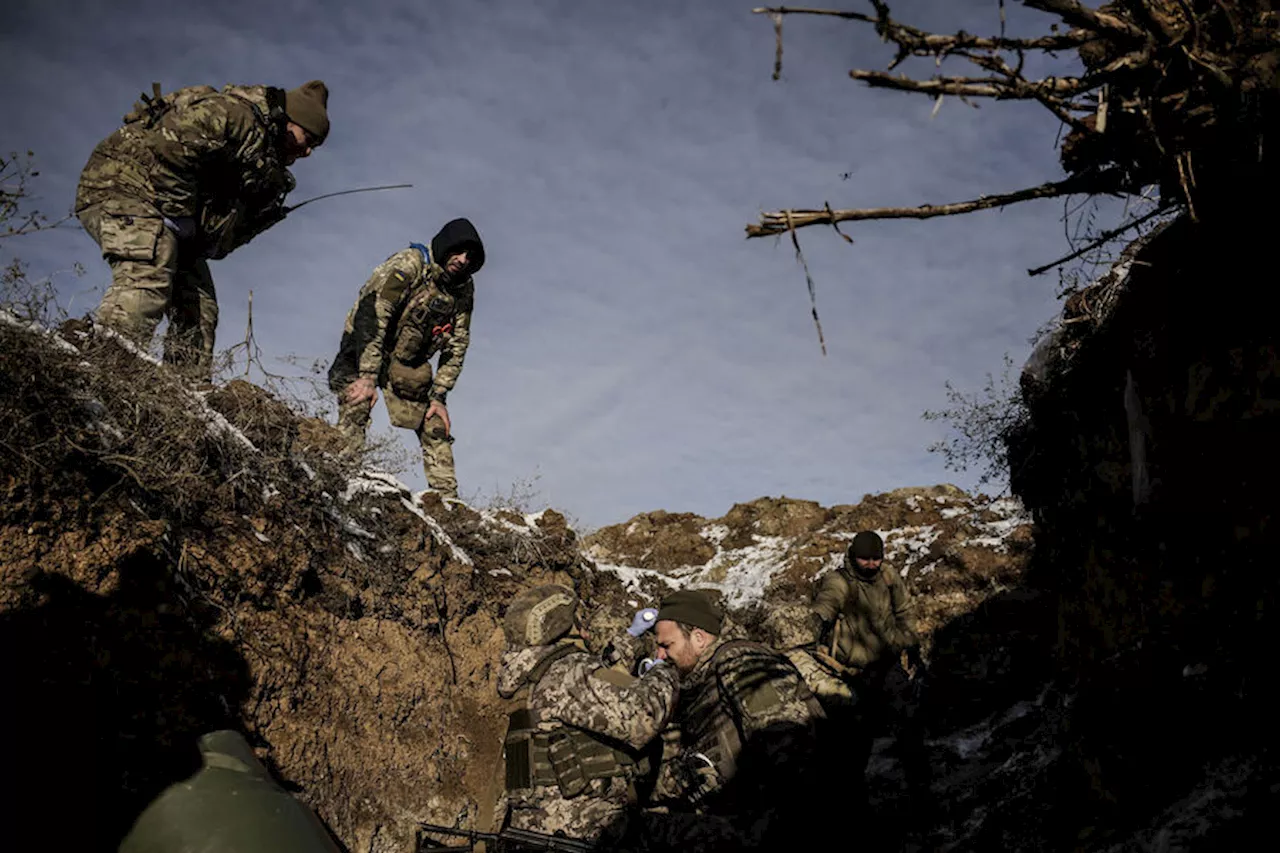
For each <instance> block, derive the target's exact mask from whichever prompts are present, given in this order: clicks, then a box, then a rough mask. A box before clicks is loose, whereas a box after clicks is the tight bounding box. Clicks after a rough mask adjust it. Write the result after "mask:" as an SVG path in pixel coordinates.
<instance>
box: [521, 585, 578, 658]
mask: <svg viewBox="0 0 1280 853" xmlns="http://www.w3.org/2000/svg"><path fill="white" fill-rule="evenodd" d="M577 607H578V596H577V595H575V594H574V592H573V590H571V589H569V588H568V587H567V586H561V585H560V584H554V583H553V584H545V585H543V586H537V587H534V588H533V589H528V590H525V591H524V592H522V593H520V594H519V595H517V596H516V597H515V598H514V599H513V600H512V602H511V605H510V606H509V607H508V608H507V615H506V616H505V617H504V619H503V622H502V631H503V633H504V634H505V635H506V638H507V642H508V643H509V644H511V645H513V646H545V645H547V644H549V643H554V642H555V641H556V640H558V639H560V638H561V637H563V636H564V635H565V634H567V633H569V631H571V630H572V629H573V625H574V613H575V611H576V610H577Z"/></svg>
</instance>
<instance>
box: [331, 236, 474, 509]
mask: <svg viewBox="0 0 1280 853" xmlns="http://www.w3.org/2000/svg"><path fill="white" fill-rule="evenodd" d="M484 257H485V255H484V243H483V242H481V240H480V235H479V233H477V231H476V229H475V226H474V225H472V224H471V223H470V222H469V221H468V220H466V219H454V220H452V221H451V222H449V223H447V224H446V225H445V226H444V228H442V229H440V233H438V234H436V236H435V237H433V238H431V245H430V247H427V246H424V245H422V244H421V243H413V244H410V246H409V248H407V249H404V250H402V251H399V252H396V253H395V254H394V255H392V256H391V257H389V258H387V260H386V261H384V262H383V263H381V264H380V265H379V266H378V267H377V268H376V269H375V270H374V271H373V275H371V276H370V277H369V280H368V281H367V282H365V285H364V287H362V288H360V295H359V296H358V297H357V298H356V303H355V305H353V306H352V308H351V311H350V312H349V313H348V314H347V323H346V326H345V328H344V329H343V333H342V343H341V345H340V346H339V349H338V355H337V356H336V357H335V358H334V360H333V366H332V367H331V368H330V369H329V387H330V388H331V389H332V390H333V391H334V393H336V394H337V395H338V429H339V430H340V431H341V432H342V434H343V435H344V437H345V438H346V448H345V450H344V452H345V453H346V454H347V455H354V454H356V453H358V452H359V451H360V449H361V448H362V447H363V446H364V439H365V433H366V431H367V430H368V428H369V417H370V412H371V410H372V409H373V405H374V403H375V402H377V399H378V391H377V389H378V388H382V389H384V391H385V393H386V399H387V414H388V416H389V417H390V419H391V423H392V425H393V426H397V427H403V428H404V429H411V430H413V431H414V432H415V433H417V436H418V441H419V443H420V444H421V445H422V463H423V468H424V469H425V471H426V475H427V483H428V485H430V486H431V488H433V489H435V490H436V491H437V492H439V493H440V494H441V496H442V497H445V498H452V499H456V498H457V497H458V477H457V474H456V473H455V471H454V464H453V435H452V429H451V425H450V423H449V410H448V408H446V403H445V401H446V398H447V397H448V394H449V391H450V390H451V389H452V388H453V386H454V384H455V383H457V381H458V375H459V374H460V373H461V372H462V361H463V358H464V357H465V356H466V354H467V347H468V346H469V345H470V343H471V312H472V310H473V308H474V306H475V282H474V281H473V279H472V276H473V275H474V274H475V273H476V272H478V271H479V270H480V268H481V267H482V266H484ZM436 353H439V354H440V363H439V367H438V368H437V369H436V370H435V371H434V374H433V372H432V369H431V358H432V356H434V355H435V354H436Z"/></svg>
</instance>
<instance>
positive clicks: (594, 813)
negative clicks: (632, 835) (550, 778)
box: [507, 777, 629, 849]
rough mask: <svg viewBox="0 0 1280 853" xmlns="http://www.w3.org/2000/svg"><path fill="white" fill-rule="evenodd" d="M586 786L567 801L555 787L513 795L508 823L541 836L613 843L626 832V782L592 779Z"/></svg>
mask: <svg viewBox="0 0 1280 853" xmlns="http://www.w3.org/2000/svg"><path fill="white" fill-rule="evenodd" d="M589 785H590V787H589V788H588V790H587V791H585V792H584V793H582V794H579V795H578V796H576V797H571V798H568V799H566V798H565V797H564V796H563V795H562V794H561V793H560V788H559V787H558V786H555V785H551V786H547V785H540V786H538V787H536V788H532V789H527V790H524V791H520V792H512V793H510V794H508V797H509V799H508V807H507V824H508V825H509V826H511V827H514V828H515V829H527V830H530V831H532V832H541V833H543V834H544V835H555V834H556V833H561V834H563V835H567V836H568V837H569V838H576V839H579V840H582V841H601V842H607V843H612V842H614V841H616V840H617V839H619V838H621V837H622V835H623V834H624V833H625V832H626V827H627V814H628V812H629V806H628V805H627V802H628V795H629V783H628V781H627V780H626V779H624V778H622V777H617V778H613V779H595V780H593V781H592V782H590V783H589ZM607 849H611V848H607Z"/></svg>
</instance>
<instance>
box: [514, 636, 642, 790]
mask: <svg viewBox="0 0 1280 853" xmlns="http://www.w3.org/2000/svg"><path fill="white" fill-rule="evenodd" d="M579 653H580V650H579V649H578V648H577V647H575V646H572V645H565V646H562V647H561V648H560V649H557V650H556V651H554V652H552V653H551V654H549V655H547V656H546V657H545V658H543V659H542V660H541V661H540V662H539V663H538V665H537V666H535V667H534V668H533V670H532V671H531V672H530V673H529V675H528V677H527V678H526V679H525V683H524V686H523V687H521V688H520V690H519V691H518V692H517V693H516V695H515V697H514V698H513V700H512V701H513V702H514V703H515V706H516V707H515V709H514V710H512V712H511V714H510V717H509V718H508V722H507V733H506V736H505V737H504V739H503V752H504V756H505V760H506V770H507V774H506V777H507V778H506V787H507V790H508V791H520V790H524V789H529V788H536V787H544V786H546V787H549V786H553V785H554V786H558V787H559V788H560V793H561V795H562V796H563V797H565V798H566V799H568V798H570V797H576V796H578V795H579V794H581V793H583V792H584V791H586V789H587V786H588V785H589V784H590V783H591V782H592V781H593V780H595V779H611V778H614V777H627V778H633V777H634V776H635V775H637V774H642V773H645V772H647V769H648V761H647V758H645V757H643V756H640V757H637V756H633V755H632V754H631V753H630V752H628V751H626V750H623V749H620V748H618V747H615V746H612V745H611V744H610V743H609V742H607V741H605V740H604V739H602V738H599V737H597V736H595V735H593V734H592V733H591V732H588V731H585V730H583V729H579V728H575V727H573V726H566V725H562V724H559V723H556V724H554V725H553V726H552V727H550V728H547V727H545V726H540V725H539V721H538V719H537V714H536V713H535V712H534V711H533V709H532V708H530V707H529V698H530V695H531V694H532V692H533V689H534V688H536V687H537V684H538V680H539V679H541V678H542V676H543V675H544V674H545V673H546V671H547V670H548V669H550V668H551V665H552V664H553V663H555V662H556V661H558V660H560V659H562V658H564V657H566V656H568V655H570V654H579ZM600 675H601V677H602V678H606V679H609V678H611V677H612V676H610V675H609V672H608V671H605V672H602V673H600Z"/></svg>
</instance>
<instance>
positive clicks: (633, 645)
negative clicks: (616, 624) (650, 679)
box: [608, 631, 645, 667]
mask: <svg viewBox="0 0 1280 853" xmlns="http://www.w3.org/2000/svg"><path fill="white" fill-rule="evenodd" d="M643 636H644V635H641V636H640V637H633V636H631V635H630V634H628V633H627V632H626V631H619V632H618V635H617V636H616V637H614V638H613V639H612V640H610V641H609V645H608V648H609V649H610V650H611V654H610V657H611V658H612V660H611V661H610V663H617V662H620V661H622V662H625V663H626V664H627V665H628V667H630V665H631V664H634V663H635V662H636V660H637V659H639V657H640V652H641V650H642V649H643V648H644V647H645V646H644V642H645V641H644V640H643V639H642V637H643Z"/></svg>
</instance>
